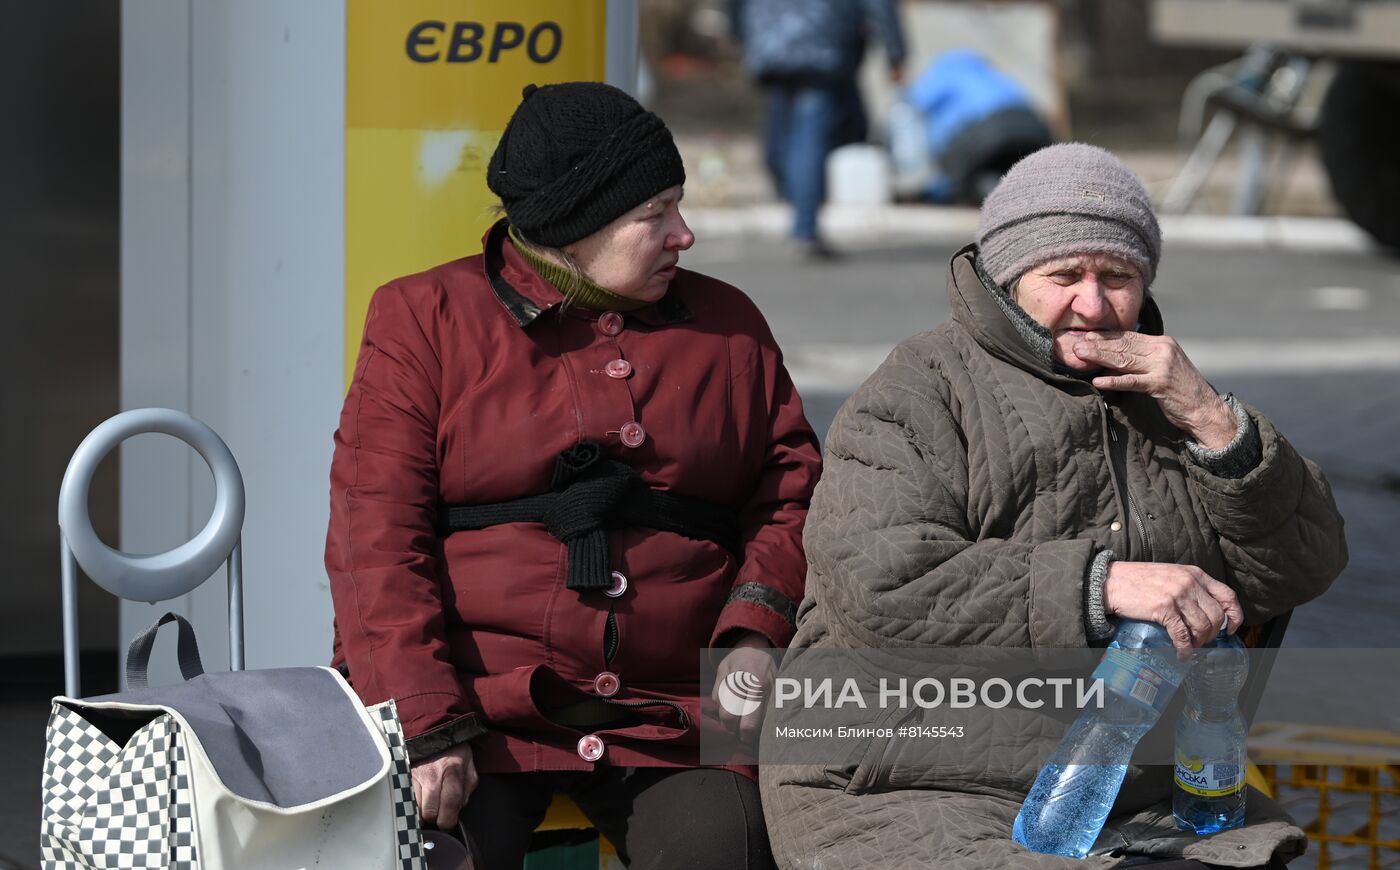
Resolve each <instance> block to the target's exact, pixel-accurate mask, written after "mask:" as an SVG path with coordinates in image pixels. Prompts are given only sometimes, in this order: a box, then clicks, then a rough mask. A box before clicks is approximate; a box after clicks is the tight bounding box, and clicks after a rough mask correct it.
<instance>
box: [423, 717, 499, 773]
mask: <svg viewBox="0 0 1400 870" xmlns="http://www.w3.org/2000/svg"><path fill="white" fill-rule="evenodd" d="M485 733H486V726H485V725H484V724H482V721H481V717H480V716H478V715H477V714H476V713H468V714H467V715H465V716H458V717H457V718H456V719H453V720H452V721H451V722H445V723H443V724H442V725H439V726H437V727H436V728H430V729H429V730H427V731H424V732H423V733H422V734H419V735H418V736H416V737H410V738H408V740H406V741H404V743H405V746H406V748H407V749H408V759H409V761H422V760H423V759H425V758H431V757H433V756H434V755H437V754H438V753H439V752H446V751H447V750H449V749H451V748H452V747H454V746H457V745H458V744H461V743H467V742H468V741H470V740H472V739H473V738H476V737H480V736H481V735H483V734H485Z"/></svg>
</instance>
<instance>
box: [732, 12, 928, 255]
mask: <svg viewBox="0 0 1400 870" xmlns="http://www.w3.org/2000/svg"><path fill="white" fill-rule="evenodd" d="M730 17H731V21H732V23H733V28H734V34H735V37H736V39H738V41H739V43H740V44H741V45H742V46H743V47H744V66H745V68H746V69H747V70H748V71H749V73H750V74H751V75H753V76H754V78H755V79H756V80H757V81H758V83H759V84H760V85H761V86H762V87H763V89H764V92H765V96H766V106H765V119H764V136H763V140H764V141H763V151H764V160H765V162H766V163H767V165H768V171H769V172H770V173H771V174H772V177H773V184H774V186H775V187H776V188H777V191H778V195H779V196H781V197H782V198H783V199H785V200H787V201H788V202H789V203H791V204H792V208H793V212H794V214H793V227H792V237H793V239H794V240H795V243H796V245H797V248H798V250H799V252H801V253H802V254H803V255H805V256H809V257H814V258H826V257H830V256H832V254H833V252H832V250H831V248H830V247H829V246H828V245H827V244H826V241H825V240H824V239H823V238H822V236H821V233H820V231H819V230H818V227H817V212H818V210H819V209H820V208H821V205H822V202H823V201H824V200H825V198H826V158H827V156H828V155H829V154H830V153H831V152H832V150H834V149H835V148H837V147H839V146H841V145H847V144H850V143H852V142H860V141H863V140H864V139H865V136H866V132H867V120H866V116H865V106H864V103H863V101H862V100H861V96H860V89H859V87H858V85H857V83H856V73H857V72H858V70H859V69H860V64H861V60H862V59H863V58H864V57H865V46H866V42H867V39H868V37H869V35H870V33H871V32H872V31H876V32H878V33H879V35H880V40H881V42H882V44H883V45H884V49H885V56H886V58H888V60H889V67H890V78H891V79H892V80H893V81H895V82H900V81H902V80H903V77H904V72H903V71H904V57H905V45H904V32H903V29H902V27H901V25H900V21H899V14H898V11H897V9H896V3H895V0H730Z"/></svg>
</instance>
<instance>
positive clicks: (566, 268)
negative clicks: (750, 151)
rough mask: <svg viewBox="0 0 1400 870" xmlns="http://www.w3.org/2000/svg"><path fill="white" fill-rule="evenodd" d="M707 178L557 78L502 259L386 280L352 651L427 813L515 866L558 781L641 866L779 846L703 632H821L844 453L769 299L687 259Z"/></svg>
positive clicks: (342, 622)
mask: <svg viewBox="0 0 1400 870" xmlns="http://www.w3.org/2000/svg"><path fill="white" fill-rule="evenodd" d="M684 182H685V171H684V168H683V167H682V164H681V159H680V155H679V153H678V152H677V150H676V147H675V144H674V143H673V141H672V139H671V134H670V132H669V131H668V130H667V129H666V126H665V124H664V123H663V122H662V121H661V119H660V118H658V117H657V116H656V115H654V114H652V113H650V112H647V111H645V110H644V109H642V108H641V106H639V105H638V104H637V103H636V102H635V101H633V100H632V99H631V98H630V97H628V96H627V95H626V94H624V93H622V92H621V91H619V90H617V89H615V88H612V87H609V86H607V85H601V84H594V83H570V84H562V85H550V86H546V87H540V88H536V87H534V86H530V87H527V88H526V89H525V92H524V99H523V101H522V103H521V104H520V106H519V107H518V108H517V109H516V111H515V114H514V116H513V117H512V119H511V121H510V124H509V126H508V127H507V128H506V130H505V133H504V134H503V136H502V138H501V142H500V145H499V146H498V148H497V149H496V152H495V154H494V156H493V157H492V159H491V163H490V166H489V169H488V177H487V183H488V185H489V186H490V188H491V190H492V191H493V192H494V193H496V194H497V195H499V196H500V198H501V202H502V204H503V205H504V210H505V215H506V217H505V219H504V220H502V221H500V222H499V223H497V224H496V225H495V226H493V227H492V228H491V229H490V230H489V231H488V232H487V234H486V237H485V241H484V251H483V253H481V254H479V255H477V256H473V257H466V258H463V259H460V260H455V261H453V262H451V263H447V264H445V265H442V266H438V267H437V268H434V269H430V270H428V271H426V272H422V273H420V274H417V275H411V276H408V277H405V278H400V279H398V280H396V281H392V282H390V283H389V284H387V285H385V286H384V287H381V288H380V289H379V290H378V291H377V292H376V293H375V295H374V298H373V300H372V302H371V303H370V309H369V314H368V318H367V320H366V323H365V332H364V341H363V344H362V347H361V349H360V355H359V360H358V362H357V364H356V367H355V373H354V379H353V382H352V383H351V386H350V391H349V395H348V396H347V397H346V400H345V407H344V411H343V412H342V414H341V418H340V428H339V430H338V431H337V432H336V436H335V445H336V449H335V458H334V462H333V465H332V468H331V523H330V531H329V534H328V538H327V543H326V566H327V569H328V571H329V574H330V579H331V593H332V597H333V599H334V603H335V613H336V624H337V648H338V655H337V659H338V660H339V661H341V662H343V664H344V666H345V667H346V669H347V670H348V673H349V677H350V681H351V683H352V684H353V685H354V687H355V689H356V691H357V692H358V693H359V695H360V697H361V698H362V699H363V700H364V701H365V702H366V703H375V702H379V701H383V700H384V699H386V698H394V699H395V700H396V702H397V705H398V710H399V715H400V717H401V718H402V720H403V724H404V729H405V733H406V734H407V736H408V738H409V741H408V742H409V749H410V754H411V756H412V757H413V758H414V760H415V767H414V771H413V774H414V787H415V791H416V792H417V794H418V797H419V803H420V809H421V811H422V814H423V817H424V818H425V820H427V821H429V822H436V823H437V824H438V826H439V827H451V826H453V825H454V824H455V823H456V821H457V816H458V814H459V812H460V813H461V818H462V820H463V822H464V824H465V827H466V829H467V831H468V833H469V834H470V835H471V838H472V839H473V840H474V841H475V844H476V846H477V848H478V849H479V850H480V852H481V856H482V857H483V858H484V860H485V864H486V866H488V867H491V868H499V867H510V866H518V865H519V864H520V862H521V860H522V856H523V854H524V851H525V848H526V844H527V843H528V839H529V835H530V832H531V831H532V830H533V829H534V828H535V827H536V825H537V824H538V823H539V821H540V819H541V818H543V816H544V813H545V810H546V808H547V806H548V805H549V802H550V800H551V797H552V795H553V794H555V793H556V792H563V793H566V794H569V795H570V796H572V797H573V798H574V800H575V801H576V802H577V803H578V804H579V805H580V807H581V808H582V809H583V811H584V812H585V813H586V814H587V815H588V816H589V817H590V819H591V820H592V821H593V822H594V824H595V825H596V826H597V827H598V828H599V830H600V831H602V832H603V833H604V834H605V835H607V836H608V837H609V839H611V840H612V841H613V842H614V844H616V846H617V847H618V848H619V851H620V853H621V854H622V855H623V857H624V860H627V861H629V863H630V866H633V867H651V866H658V867H659V866H663V865H664V866H666V867H668V868H677V867H683V866H696V867H719V866H723V867H753V866H764V865H766V864H767V863H768V862H769V861H770V860H771V859H770V858H769V853H768V844H767V836H766V833H765V832H764V828H763V821H762V814H761V812H760V810H759V806H758V791H757V788H756V785H755V784H754V782H753V779H752V775H753V771H752V770H751V769H749V770H745V769H742V768H732V769H724V768H701V767H699V766H698V751H697V743H698V741H697V735H698V720H699V699H698V695H699V669H700V653H701V650H702V649H704V648H706V647H752V646H779V647H780V646H784V645H786V644H787V642H788V640H789V639H790V638H791V637H792V634H793V630H794V626H793V620H794V617H795V614H796V609H797V605H798V603H799V602H800V600H801V598H802V591H803V583H804V573H805V561H804V559H803V554H802V545H801V536H802V526H803V522H804V520H805V517H806V513H807V504H808V499H809V497H810V495H811V492H812V488H813V486H814V484H815V482H816V479H817V475H818V468H819V462H820V459H819V451H818V447H817V443H816V438H815V436H814V435H813V433H812V430H811V428H810V426H809V425H808V423H807V421H806V419H805V418H804V416H803V413H802V405H801V402H800V400H799V398H798V396H797V393H796V392H795V390H794V389H793V385H792V382H791V380H790V379H789V377H788V374H787V372H786V370H785V369H784V368H783V364H782V357H781V354H780V353H779V351H778V348H777V346H776V344H775V343H774V340H773V337H772V335H771V333H770V332H769V329H768V326H767V324H766V323H765V322H764V319H763V317H762V315H760V314H759V312H758V309H757V308H756V307H755V306H754V304H753V303H752V302H751V301H750V300H749V299H748V297H746V296H745V295H744V294H743V293H742V292H740V291H739V290H737V289H735V288H733V287H731V286H729V285H727V284H724V283H722V282H720V281H716V280H714V279H711V278H707V277H705V276H703V275H699V274H696V273H694V272H689V271H687V270H685V269H682V268H680V267H679V265H678V260H679V259H680V255H681V254H682V253H683V252H684V251H685V250H686V249H688V248H689V247H690V246H691V245H692V244H693V243H694V241H695V237H694V235H693V234H692V233H691V232H690V229H689V228H688V227H687V226H686V223H685V221H684V219H683V218H682V217H681V213H680V200H681V196H682V185H683V184H684ZM732 655H733V654H731V656H732ZM722 667H723V665H722ZM746 724H747V723H746ZM697 809H699V810H701V811H697ZM663 848H664V849H665V857H664V860H663V858H662V851H663Z"/></svg>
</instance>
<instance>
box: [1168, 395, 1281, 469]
mask: <svg viewBox="0 0 1400 870" xmlns="http://www.w3.org/2000/svg"><path fill="white" fill-rule="evenodd" d="M1221 398H1222V399H1224V400H1225V404H1227V405H1229V406H1230V410H1231V411H1232V412H1233V413H1234V415H1235V422H1236V425H1237V426H1238V428H1237V429H1236V430H1235V437H1234V439H1233V440H1232V441H1231V442H1230V443H1229V444H1226V445H1225V446H1224V447H1218V448H1216V449H1214V450H1208V449H1206V448H1205V447H1202V446H1201V445H1200V444H1198V443H1196V442H1195V441H1187V442H1186V452H1187V453H1189V454H1190V455H1191V458H1192V459H1193V460H1195V462H1196V464H1197V465H1199V466H1201V467H1202V468H1204V469H1205V470H1206V471H1209V472H1210V473H1211V474H1213V475H1215V476H1216V477H1221V478H1225V479H1227V480H1236V479H1238V478H1241V477H1244V476H1245V475H1246V474H1249V473H1250V472H1251V471H1253V470H1254V469H1255V468H1258V467H1259V463H1260V462H1262V461H1263V459H1264V444H1263V442H1262V441H1260V439H1259V427H1258V426H1256V425H1255V424H1254V420H1252V419H1250V416H1249V412H1248V411H1246V410H1245V409H1244V405H1242V404H1240V402H1239V400H1238V399H1236V398H1235V397H1234V396H1233V395H1231V394H1229V393H1227V394H1225V395H1224V396H1221Z"/></svg>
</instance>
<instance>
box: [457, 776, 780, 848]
mask: <svg viewBox="0 0 1400 870" xmlns="http://www.w3.org/2000/svg"><path fill="white" fill-rule="evenodd" d="M628 770H629V769H620V768H600V769H598V770H596V771H594V772H592V773H587V772H581V771H541V772H537V773H495V774H493V773H486V774H482V775H481V781H480V783H479V784H478V785H477V788H476V791H474V792H472V796H471V798H470V799H469V800H468V801H467V808H466V810H465V811H464V812H463V822H464V824H465V825H466V828H467V833H468V834H470V835H471V838H472V840H473V842H474V843H475V844H476V848H477V851H478V853H479V856H480V858H481V861H480V862H479V864H478V866H480V867H483V868H488V870H514V868H518V867H520V866H521V864H522V862H523V861H524V860H525V852H526V850H527V849H528V847H529V843H530V834H531V832H532V831H534V829H535V828H536V827H538V826H539V824H540V822H541V821H542V820H543V819H544V816H545V811H546V810H547V809H548V808H549V802H550V800H552V798H553V796H554V795H555V794H565V795H568V796H569V797H570V798H572V799H573V801H574V802H575V803H576V804H578V806H579V809H581V810H582V811H583V813H584V815H586V816H587V817H588V820H589V821H590V822H592V823H593V826H594V827H595V828H597V829H598V831H599V833H601V834H602V835H603V836H605V837H607V838H608V841H609V842H611V843H612V844H613V845H614V846H615V847H616V848H617V852H618V857H620V858H621V859H622V861H623V863H624V864H626V865H627V866H628V867H630V868H637V870H650V868H667V870H684V868H688V867H694V868H713V867H724V868H733V870H769V868H772V867H773V854H772V851H771V850H770V849H769V846H768V831H767V829H766V828H765V827H764V825H763V810H762V809H761V807H760V806H759V800H758V784H757V783H755V782H754V781H753V780H750V779H749V778H747V777H745V776H741V775H740V774H737V773H731V772H729V771H727V770H713V769H708V768H698V769H690V768H673V767H641V768H632V769H630V770H631V771H632V772H630V773H629V772H628Z"/></svg>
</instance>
